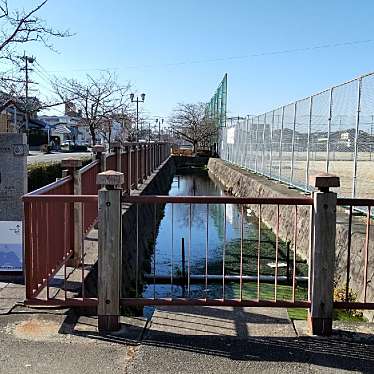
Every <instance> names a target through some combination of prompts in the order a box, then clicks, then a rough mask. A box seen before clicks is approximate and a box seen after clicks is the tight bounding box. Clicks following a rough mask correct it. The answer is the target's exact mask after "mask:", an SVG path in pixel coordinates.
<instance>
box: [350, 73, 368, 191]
mask: <svg viewBox="0 0 374 374" xmlns="http://www.w3.org/2000/svg"><path fill="white" fill-rule="evenodd" d="M361 93H362V77H360V78H359V79H358V87H357V109H356V126H355V140H354V149H353V178H352V197H353V198H354V197H356V189H357V156H358V134H359V130H360V112H361ZM370 155H371V150H370Z"/></svg>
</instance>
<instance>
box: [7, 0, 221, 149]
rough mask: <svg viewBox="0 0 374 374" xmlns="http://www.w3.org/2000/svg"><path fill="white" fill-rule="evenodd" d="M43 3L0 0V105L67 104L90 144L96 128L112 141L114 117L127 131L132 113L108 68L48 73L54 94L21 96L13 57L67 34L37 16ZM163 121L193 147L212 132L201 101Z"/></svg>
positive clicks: (40, 106)
mask: <svg viewBox="0 0 374 374" xmlns="http://www.w3.org/2000/svg"><path fill="white" fill-rule="evenodd" d="M47 2H48V0H44V1H42V2H41V3H39V4H38V5H36V6H35V7H33V8H32V9H29V10H25V9H13V8H10V6H9V3H8V1H7V0H0V26H1V30H0V63H1V64H3V65H5V66H7V68H6V69H2V72H1V75H0V91H1V96H2V97H1V99H2V103H3V105H7V102H10V101H11V102H12V103H14V102H16V103H17V104H18V105H20V106H21V107H23V109H24V110H25V111H26V109H27V111H30V112H37V111H40V110H43V109H47V108H51V107H54V106H58V105H61V104H64V103H72V104H74V106H75V108H76V110H77V112H79V113H81V124H82V126H87V128H88V129H89V132H90V135H91V138H92V141H93V143H95V140H96V137H97V135H98V134H99V133H100V134H101V135H103V136H104V137H105V138H106V140H107V141H108V142H110V141H111V140H112V124H113V122H114V121H115V122H117V123H119V124H120V125H122V126H123V127H125V128H126V130H127V132H130V134H131V124H132V123H133V122H134V115H133V111H132V110H131V108H130V100H129V93H130V88H131V87H130V84H129V83H128V84H125V85H123V84H120V83H119V81H118V77H117V76H116V75H115V74H113V73H111V72H109V71H106V72H102V73H101V74H100V75H99V76H92V75H86V77H85V79H83V80H77V79H71V78H57V77H54V78H52V79H51V82H50V84H51V86H52V90H53V92H54V95H53V96H54V97H50V98H48V99H45V100H40V99H38V100H30V99H27V98H26V95H25V93H24V92H25V81H24V79H23V78H22V76H21V70H22V69H21V67H22V66H21V65H22V64H23V62H24V61H23V59H22V56H19V50H20V47H21V46H22V47H24V46H25V44H30V43H42V44H43V45H44V46H46V47H47V48H49V49H51V50H54V46H53V43H52V41H53V39H56V38H67V37H70V36H72V35H73V34H72V33H71V32H70V31H69V30H57V29H55V28H53V27H51V26H49V25H48V24H47V23H46V21H45V20H44V19H42V18H40V17H39V15H38V13H39V11H40V10H41V9H42V8H43V7H44V6H45V5H46V4H47ZM30 105H31V106H32V108H30ZM21 109H22V108H21ZM0 110H2V108H1V103H0ZM169 123H170V127H171V130H172V133H173V134H174V136H175V137H176V138H180V139H183V140H185V141H187V142H189V143H191V144H192V145H193V148H194V151H196V148H197V146H198V145H206V144H207V143H208V142H209V141H210V139H212V138H213V137H214V136H215V135H216V131H217V129H216V127H215V125H214V122H213V121H212V120H211V119H210V118H209V117H208V116H207V115H206V106H205V104H202V103H199V104H179V105H178V106H177V108H176V109H175V110H174V112H173V114H172V116H171V118H170V120H169Z"/></svg>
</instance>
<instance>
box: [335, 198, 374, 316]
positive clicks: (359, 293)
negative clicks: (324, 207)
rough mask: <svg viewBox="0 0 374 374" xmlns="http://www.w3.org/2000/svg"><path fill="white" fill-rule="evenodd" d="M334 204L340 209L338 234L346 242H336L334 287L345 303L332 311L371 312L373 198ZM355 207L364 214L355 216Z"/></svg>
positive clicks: (373, 288) (337, 303) (373, 295)
mask: <svg viewBox="0 0 374 374" xmlns="http://www.w3.org/2000/svg"><path fill="white" fill-rule="evenodd" d="M337 205H338V207H340V208H341V209H339V210H338V222H337V231H338V232H339V234H340V236H341V237H345V238H346V240H345V241H340V242H339V243H338V246H337V250H338V252H337V261H336V266H337V270H338V271H337V273H338V274H339V276H338V277H336V278H337V279H336V281H337V287H338V288H342V289H344V300H340V301H338V300H336V301H335V302H334V308H339V309H374V285H373V284H372V282H371V279H372V277H373V275H374V248H373V247H374V237H373V231H372V226H373V225H372V212H373V207H374V199H348V198H340V199H338V200H337ZM356 208H359V211H361V212H366V214H365V213H357V211H355V209H356ZM353 266H354V267H353ZM344 270H345V271H344ZM342 274H345V275H344V276H343V275H342Z"/></svg>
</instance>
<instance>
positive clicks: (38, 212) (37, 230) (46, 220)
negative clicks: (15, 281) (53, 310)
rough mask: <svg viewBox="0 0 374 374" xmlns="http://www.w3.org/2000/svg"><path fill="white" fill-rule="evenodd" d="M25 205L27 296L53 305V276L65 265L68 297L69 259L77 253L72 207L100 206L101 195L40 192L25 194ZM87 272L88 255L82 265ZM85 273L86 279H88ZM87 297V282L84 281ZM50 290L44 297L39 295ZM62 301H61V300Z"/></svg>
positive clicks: (28, 298)
mask: <svg viewBox="0 0 374 374" xmlns="http://www.w3.org/2000/svg"><path fill="white" fill-rule="evenodd" d="M23 201H24V206H25V227H26V230H25V264H26V268H25V271H26V299H27V300H28V302H30V303H37V304H42V303H43V302H45V303H47V304H49V305H52V304H51V296H50V292H49V291H50V287H51V284H50V282H51V279H52V278H53V277H54V276H55V275H56V273H57V272H58V271H59V270H60V269H61V268H62V267H64V274H63V289H64V300H65V301H66V300H67V287H66V282H67V272H66V264H67V261H68V260H69V259H70V258H72V256H73V246H74V230H73V227H72V224H71V223H73V220H72V217H71V208H72V206H73V205H74V203H80V204H82V205H83V207H84V206H85V204H88V205H97V196H92V195H87V196H77V195H75V196H74V195H36V194H34V195H33V194H28V195H25V196H24V197H23ZM77 266H78V267H79V266H80V267H81V271H82V272H84V254H82V259H81V261H80V264H77ZM83 275H84V274H83V273H82V280H83V279H84V277H83ZM81 287H82V293H83V297H84V289H83V281H82V284H81ZM44 288H45V289H46V293H45V296H44V298H43V299H41V298H38V296H39V294H40V292H41V291H42V290H43V289H44ZM60 304H63V303H61V300H60Z"/></svg>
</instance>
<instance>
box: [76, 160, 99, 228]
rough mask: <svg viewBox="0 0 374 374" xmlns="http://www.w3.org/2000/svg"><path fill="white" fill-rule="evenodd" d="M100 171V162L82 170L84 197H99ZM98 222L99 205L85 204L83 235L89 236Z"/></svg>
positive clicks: (94, 162) (93, 162)
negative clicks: (97, 179) (98, 175)
mask: <svg viewBox="0 0 374 374" xmlns="http://www.w3.org/2000/svg"><path fill="white" fill-rule="evenodd" d="M99 170H100V161H99V160H95V161H92V162H91V163H90V164H88V165H86V166H85V167H83V168H82V169H80V174H81V193H82V195H97V191H98V189H99V186H98V185H97V184H96V176H97V174H98V173H99ZM96 220H97V204H85V205H83V207H82V221H83V233H84V234H88V232H89V231H90V230H91V229H92V227H93V225H94V224H95V223H96Z"/></svg>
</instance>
